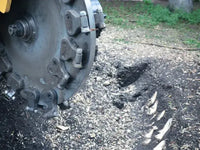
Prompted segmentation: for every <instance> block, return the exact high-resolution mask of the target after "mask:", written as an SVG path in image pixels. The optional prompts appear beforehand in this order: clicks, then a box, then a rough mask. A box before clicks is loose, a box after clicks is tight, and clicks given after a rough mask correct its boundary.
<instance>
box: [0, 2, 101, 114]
mask: <svg viewBox="0 0 200 150" xmlns="http://www.w3.org/2000/svg"><path fill="white" fill-rule="evenodd" d="M96 12H97V13H96V14H98V13H99V12H100V13H99V14H101V15H100V17H99V16H98V15H97V17H96V18H95V16H96V15H94V10H93V9H92V5H91V1H90V0H28V1H27V0H14V1H13V3H12V7H11V10H10V12H9V13H8V14H4V15H3V14H0V20H1V22H2V23H0V74H1V75H3V76H4V77H5V78H6V80H7V86H8V88H9V91H11V95H12V93H19V94H20V95H21V97H22V98H23V99H26V100H27V101H28V107H27V109H29V110H36V109H37V106H38V105H39V106H42V107H43V108H45V109H47V110H50V111H51V114H52V112H53V114H55V113H54V112H55V104H56V105H57V104H63V103H64V104H65V102H66V101H67V100H68V99H69V98H70V97H71V96H72V95H73V94H74V93H76V92H77V90H78V89H79V87H80V86H81V84H82V83H83V81H84V80H85V79H86V77H87V76H88V74H89V71H90V69H91V66H92V63H93V60H94V57H95V49H96V48H95V47H96V32H95V31H96V30H97V26H98V24H97V22H95V19H96V21H98V18H100V19H101V18H102V11H101V10H99V9H97V10H96ZM101 22H102V21H101ZM102 23H103V22H102ZM101 28H103V27H101ZM99 30H100V28H99Z"/></svg>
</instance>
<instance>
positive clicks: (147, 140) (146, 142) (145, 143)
mask: <svg viewBox="0 0 200 150" xmlns="http://www.w3.org/2000/svg"><path fill="white" fill-rule="evenodd" d="M150 142H151V139H145V140H144V141H143V142H142V144H143V145H148V144H149V143H150Z"/></svg>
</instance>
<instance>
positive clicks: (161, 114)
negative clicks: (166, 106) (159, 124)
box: [156, 110, 165, 121]
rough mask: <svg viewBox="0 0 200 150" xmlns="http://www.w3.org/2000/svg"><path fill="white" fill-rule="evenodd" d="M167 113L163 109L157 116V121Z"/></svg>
mask: <svg viewBox="0 0 200 150" xmlns="http://www.w3.org/2000/svg"><path fill="white" fill-rule="evenodd" d="M164 115H165V110H163V111H162V112H161V113H160V114H159V115H158V117H157V119H156V120H157V121H159V120H161V119H162V118H163V116H164Z"/></svg>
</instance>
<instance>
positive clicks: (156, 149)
mask: <svg viewBox="0 0 200 150" xmlns="http://www.w3.org/2000/svg"><path fill="white" fill-rule="evenodd" d="M165 145H166V141H165V140H163V141H161V142H160V143H159V144H158V145H156V147H154V149H153V150H163V149H164V148H165Z"/></svg>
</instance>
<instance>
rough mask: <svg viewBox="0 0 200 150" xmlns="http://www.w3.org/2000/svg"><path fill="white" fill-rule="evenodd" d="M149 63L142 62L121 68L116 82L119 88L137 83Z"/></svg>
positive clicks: (147, 68)
mask: <svg viewBox="0 0 200 150" xmlns="http://www.w3.org/2000/svg"><path fill="white" fill-rule="evenodd" d="M149 69H150V67H149V63H146V62H143V63H139V64H136V65H134V66H131V67H123V68H121V69H119V70H118V73H117V80H118V83H119V85H120V87H126V86H129V85H131V84H132V83H134V82H135V81H137V80H138V79H139V78H140V77H141V76H142V75H143V74H144V73H145V72H146V71H147V70H149Z"/></svg>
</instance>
